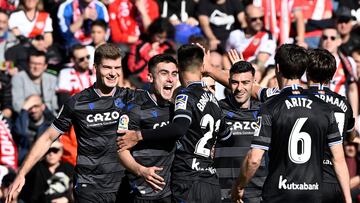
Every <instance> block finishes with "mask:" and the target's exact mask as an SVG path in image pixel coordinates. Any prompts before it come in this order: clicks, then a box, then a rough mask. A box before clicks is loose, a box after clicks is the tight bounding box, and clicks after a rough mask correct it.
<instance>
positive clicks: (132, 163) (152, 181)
mask: <svg viewBox="0 0 360 203" xmlns="http://www.w3.org/2000/svg"><path fill="white" fill-rule="evenodd" d="M119 158H120V161H121V163H122V164H123V166H124V167H125V168H126V169H127V170H128V171H130V172H131V173H133V174H135V175H137V176H142V177H144V179H145V181H146V182H147V183H148V184H149V185H150V186H151V187H152V188H153V189H154V190H155V191H157V190H162V188H163V187H164V186H165V182H164V179H163V178H162V177H161V176H159V175H157V174H156V172H157V171H161V170H162V168H159V167H156V166H152V167H145V166H143V165H141V164H139V163H137V162H136V160H135V159H134V157H133V156H132V155H131V153H130V151H129V150H123V151H120V152H119Z"/></svg>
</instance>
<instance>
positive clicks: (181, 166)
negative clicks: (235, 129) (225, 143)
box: [173, 82, 231, 184]
mask: <svg viewBox="0 0 360 203" xmlns="http://www.w3.org/2000/svg"><path fill="white" fill-rule="evenodd" d="M179 117H182V118H186V119H189V121H190V123H191V124H190V127H189V129H188V130H187V132H186V134H185V135H183V136H182V137H181V138H180V139H179V140H178V141H177V149H176V152H175V159H174V163H173V179H179V180H188V181H206V182H209V183H212V184H218V180H217V176H216V170H215V168H214V167H213V159H212V158H211V156H210V154H211V149H212V148H213V147H214V144H215V141H216V140H217V138H218V137H219V138H224V139H226V136H230V135H231V134H230V131H229V129H228V128H226V124H225V122H224V120H223V114H222V110H221V108H220V107H219V104H218V101H217V100H216V98H215V96H214V95H213V94H212V93H211V92H209V91H205V90H204V89H203V84H202V83H200V82H197V83H192V84H190V85H189V86H188V87H186V88H183V89H181V90H180V91H179V92H178V94H177V96H176V100H175V111H174V119H176V118H179Z"/></svg>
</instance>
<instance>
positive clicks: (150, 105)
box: [126, 90, 175, 199]
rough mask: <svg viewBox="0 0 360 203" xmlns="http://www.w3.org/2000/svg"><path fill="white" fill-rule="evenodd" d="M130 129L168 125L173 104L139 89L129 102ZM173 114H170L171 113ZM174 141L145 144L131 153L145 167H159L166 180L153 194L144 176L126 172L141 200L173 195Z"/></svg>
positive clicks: (146, 142)
mask: <svg viewBox="0 0 360 203" xmlns="http://www.w3.org/2000/svg"><path fill="white" fill-rule="evenodd" d="M127 110H128V116H129V129H130V130H142V129H156V128H159V127H162V126H165V125H167V124H169V120H170V118H171V115H172V111H173V104H171V103H170V102H166V101H155V100H154V99H153V98H152V97H151V96H150V93H149V92H148V91H143V90H137V92H136V94H135V99H134V100H132V101H130V102H129V103H128V107H127ZM170 112H171V113H170ZM174 151H175V141H171V140H166V139H165V140H158V141H156V142H154V141H151V142H150V141H142V142H140V143H138V144H137V145H136V146H135V147H134V148H133V149H132V150H131V154H132V156H133V157H134V159H135V160H136V162H138V163H139V164H141V165H143V166H147V167H150V166H158V167H160V166H161V167H162V168H163V170H161V171H159V172H158V173H157V174H158V175H159V176H161V177H163V178H164V179H165V184H166V185H165V187H163V190H162V191H156V192H155V191H154V190H153V189H152V188H151V187H150V185H149V184H148V183H147V182H146V181H145V179H144V178H143V177H140V176H137V175H134V174H132V173H130V172H127V173H126V174H127V176H128V177H129V181H130V185H132V188H133V191H132V192H133V193H134V194H135V195H136V196H137V198H141V199H154V198H156V199H158V198H164V197H166V196H169V195H170V194H171V191H170V176H171V172H170V169H171V164H172V162H173V159H174Z"/></svg>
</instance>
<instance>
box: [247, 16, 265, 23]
mask: <svg viewBox="0 0 360 203" xmlns="http://www.w3.org/2000/svg"><path fill="white" fill-rule="evenodd" d="M249 19H250V21H251V22H255V21H258V20H260V21H262V20H263V19H264V16H259V17H253V18H249Z"/></svg>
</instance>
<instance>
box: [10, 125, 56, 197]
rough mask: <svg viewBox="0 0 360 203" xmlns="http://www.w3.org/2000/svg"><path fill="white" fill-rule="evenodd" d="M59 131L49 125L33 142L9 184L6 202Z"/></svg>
mask: <svg viewBox="0 0 360 203" xmlns="http://www.w3.org/2000/svg"><path fill="white" fill-rule="evenodd" d="M59 135H60V133H59V132H58V131H57V130H56V129H55V128H53V127H49V128H48V129H47V130H46V131H45V132H44V133H43V134H42V135H41V136H40V137H39V138H38V139H37V140H36V142H35V143H34V145H33V146H32V148H31V150H30V152H29V154H28V155H27V156H26V158H25V161H24V162H23V164H22V166H21V167H20V169H19V171H18V174H17V176H16V178H15V180H14V182H13V183H12V184H11V186H10V189H9V193H8V195H7V197H6V203H10V202H12V201H13V199H14V197H16V196H17V195H18V194H19V193H20V192H21V189H22V187H23V186H24V184H25V176H26V174H28V173H29V171H30V170H31V169H32V167H33V166H34V165H35V164H36V163H37V162H38V161H39V160H40V159H41V158H42V157H43V156H44V155H45V153H46V152H47V151H48V150H49V148H50V145H51V143H53V141H54V140H55V139H57V138H58V137H59ZM16 193H17V194H16Z"/></svg>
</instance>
